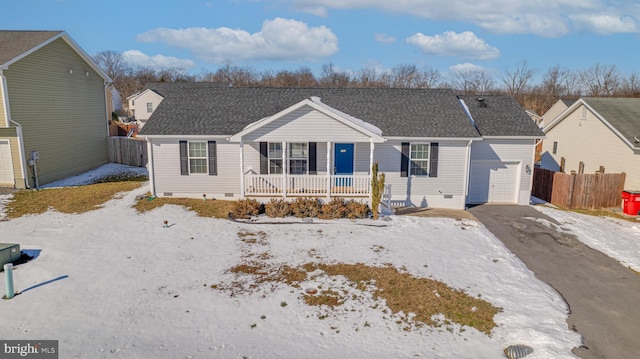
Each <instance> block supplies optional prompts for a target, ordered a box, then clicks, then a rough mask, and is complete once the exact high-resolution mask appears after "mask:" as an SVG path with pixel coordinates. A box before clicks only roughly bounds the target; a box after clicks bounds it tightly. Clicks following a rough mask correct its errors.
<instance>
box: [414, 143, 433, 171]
mask: <svg viewBox="0 0 640 359" xmlns="http://www.w3.org/2000/svg"><path fill="white" fill-rule="evenodd" d="M414 146H416V147H417V146H425V147H426V153H427V157H426V158H416V155H417V154H418V153H424V151H420V152H417V150H414ZM417 162H424V163H425V166H424V167H422V166H417ZM430 163H431V143H422V142H419V143H410V144H409V175H410V176H417V177H428V176H429V166H430ZM418 169H420V170H421V173H417V172H418V171H417V170H418Z"/></svg>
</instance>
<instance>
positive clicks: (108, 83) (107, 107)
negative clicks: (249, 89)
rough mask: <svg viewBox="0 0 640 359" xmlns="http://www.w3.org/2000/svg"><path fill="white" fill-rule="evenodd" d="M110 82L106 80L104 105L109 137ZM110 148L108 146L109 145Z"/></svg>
mask: <svg viewBox="0 0 640 359" xmlns="http://www.w3.org/2000/svg"><path fill="white" fill-rule="evenodd" d="M110 84H111V83H110V82H107V81H104V107H105V112H106V115H107V118H106V120H107V121H106V126H107V137H109V135H110V133H109V120H110V119H111V114H110V113H109V105H108V104H107V100H108V99H107V87H108V86H109V85H110ZM107 150H108V147H107Z"/></svg>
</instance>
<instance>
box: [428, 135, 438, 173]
mask: <svg viewBox="0 0 640 359" xmlns="http://www.w3.org/2000/svg"><path fill="white" fill-rule="evenodd" d="M429 177H438V142H433V143H431V149H430V150H429Z"/></svg>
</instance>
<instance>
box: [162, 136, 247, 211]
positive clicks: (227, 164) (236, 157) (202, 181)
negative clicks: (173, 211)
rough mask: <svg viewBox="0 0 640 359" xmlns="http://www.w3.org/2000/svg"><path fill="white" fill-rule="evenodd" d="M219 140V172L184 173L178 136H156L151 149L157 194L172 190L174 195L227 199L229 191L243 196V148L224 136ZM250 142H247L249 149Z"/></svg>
mask: <svg viewBox="0 0 640 359" xmlns="http://www.w3.org/2000/svg"><path fill="white" fill-rule="evenodd" d="M211 141H216V161H217V170H218V171H217V175H216V176H207V175H197V176H183V175H181V174H180V148H179V147H180V146H179V141H178V140H177V139H176V140H158V139H153V140H152V145H151V150H152V152H153V153H152V156H153V160H154V167H153V171H154V185H155V190H156V195H157V196H159V197H162V196H164V194H165V193H171V194H172V196H173V197H192V198H202V195H203V194H206V195H207V198H217V199H224V198H225V195H226V194H231V195H233V196H235V197H236V198H237V197H239V196H240V151H239V148H238V144H237V143H231V144H230V143H228V142H227V141H226V140H224V139H221V138H213V139H211ZM205 144H206V141H205ZM247 147H248V146H245V150H246V148H247Z"/></svg>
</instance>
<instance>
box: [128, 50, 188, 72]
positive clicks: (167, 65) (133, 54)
mask: <svg viewBox="0 0 640 359" xmlns="http://www.w3.org/2000/svg"><path fill="white" fill-rule="evenodd" d="M122 57H123V58H124V61H125V62H126V63H127V64H129V65H130V66H134V67H135V66H143V67H151V68H154V69H156V70H164V69H183V70H189V69H193V68H194V67H196V63H195V62H194V61H192V60H189V59H179V58H176V57H171V56H164V55H154V56H149V55H147V54H145V53H143V52H141V51H138V50H127V51H125V52H123V53H122Z"/></svg>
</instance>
